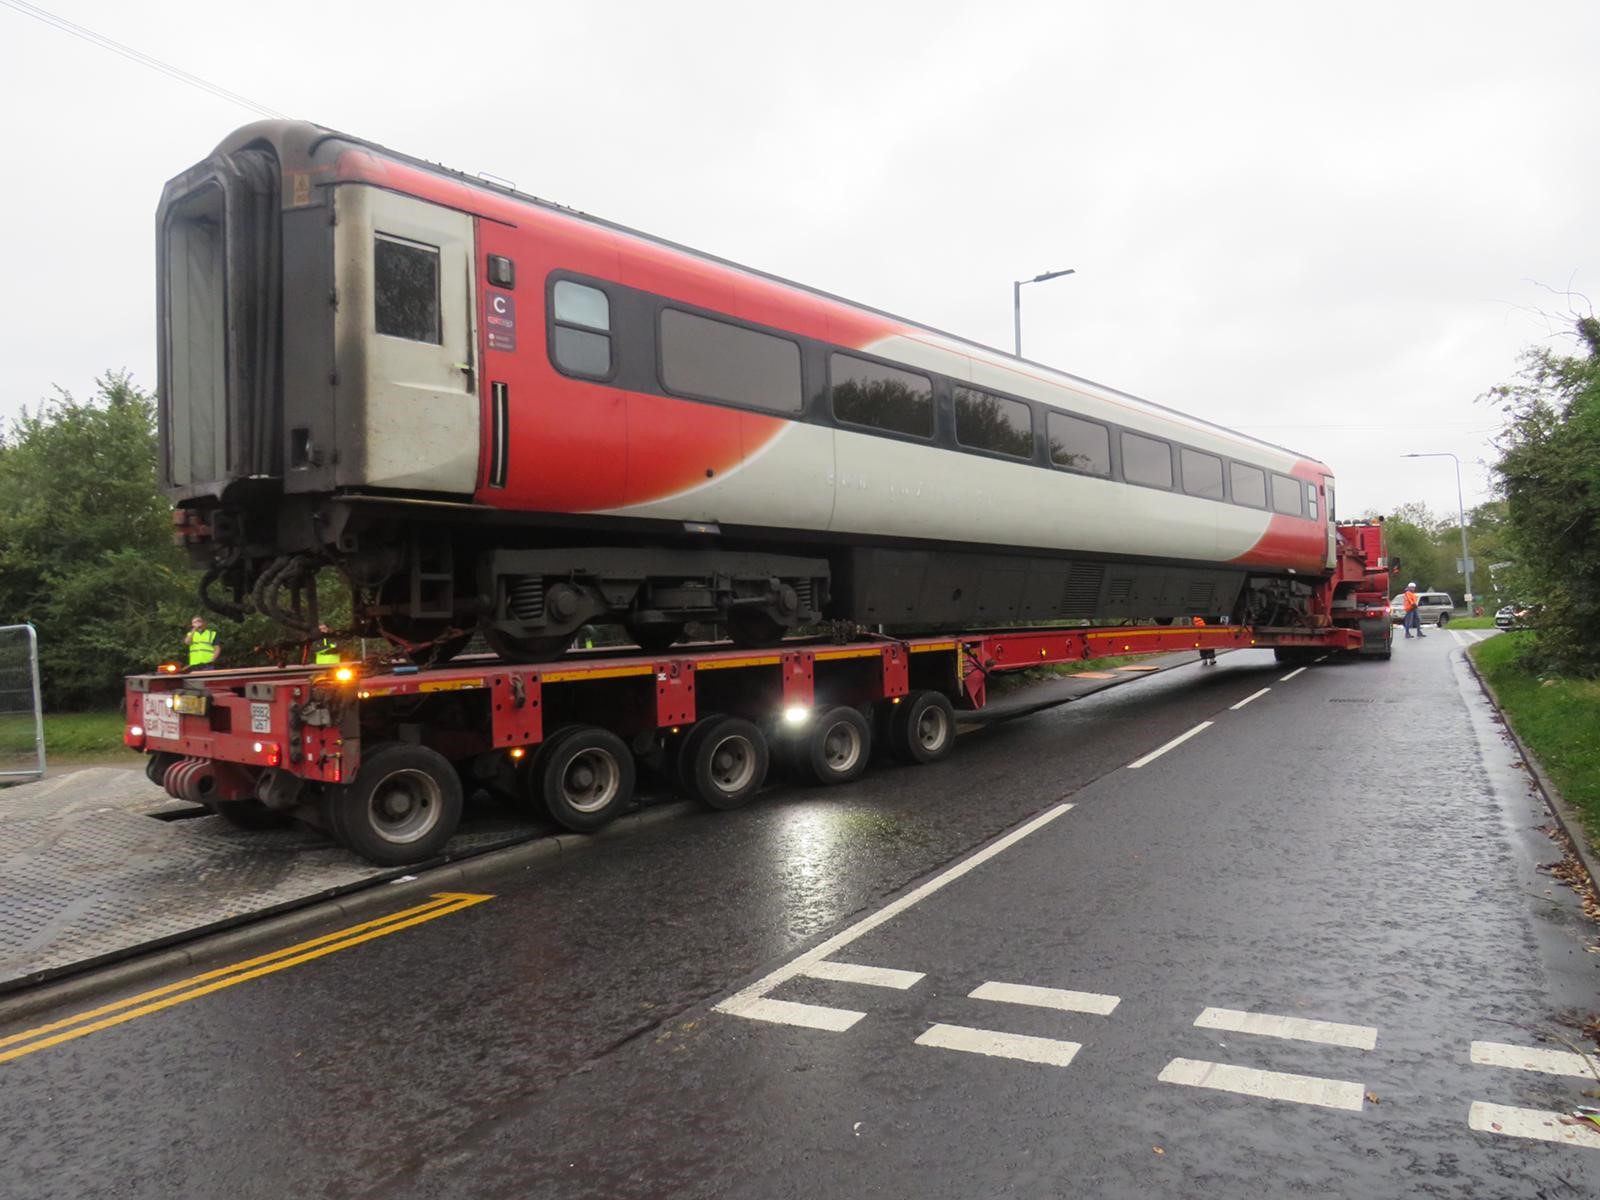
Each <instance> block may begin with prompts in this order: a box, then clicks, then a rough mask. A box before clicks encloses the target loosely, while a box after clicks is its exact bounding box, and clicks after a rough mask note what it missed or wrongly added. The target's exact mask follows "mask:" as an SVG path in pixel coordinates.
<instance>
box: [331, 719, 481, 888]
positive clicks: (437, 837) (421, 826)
mask: <svg viewBox="0 0 1600 1200" xmlns="http://www.w3.org/2000/svg"><path fill="white" fill-rule="evenodd" d="M324 811H325V813H326V814H327V817H328V827H329V828H330V829H331V830H333V833H334V836H335V837H336V838H338V839H339V841H341V842H343V843H344V844H345V845H346V846H348V847H349V848H350V849H351V850H353V851H355V852H356V853H357V854H359V855H361V857H362V858H365V859H367V860H368V861H369V862H374V863H377V864H378V865H379V866H381V867H398V866H403V865H405V864H406V863H414V862H421V861H422V860H423V859H425V858H432V857H433V856H434V855H435V854H437V853H438V852H439V851H440V850H442V849H443V848H444V844H445V843H446V842H448V841H449V840H450V837H451V835H452V834H454V833H455V831H456V826H457V825H458V824H460V822H461V780H460V778H459V777H458V776H457V775H456V770H455V768H454V767H452V766H451V765H450V761H449V760H448V759H447V758H445V756H444V755H442V754H440V753H439V752H438V751H437V750H430V749H428V747H426V746H414V745H410V744H408V743H399V742H391V743H389V744H388V745H386V746H379V747H378V748H377V749H376V750H372V751H369V752H367V753H366V754H363V755H362V758H361V769H360V770H359V771H357V772H356V777H355V778H354V779H353V780H351V781H350V784H349V786H347V787H344V788H338V789H329V796H328V801H327V804H326V807H325V809H324Z"/></svg>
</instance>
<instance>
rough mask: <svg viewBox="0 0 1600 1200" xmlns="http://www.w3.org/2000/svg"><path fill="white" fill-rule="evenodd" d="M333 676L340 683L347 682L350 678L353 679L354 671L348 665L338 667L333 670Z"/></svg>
mask: <svg viewBox="0 0 1600 1200" xmlns="http://www.w3.org/2000/svg"><path fill="white" fill-rule="evenodd" d="M333 677H334V678H335V679H337V680H338V681H339V682H340V683H349V682H350V681H351V680H352V679H354V678H355V677H356V673H355V672H354V671H353V670H351V669H350V668H349V667H340V668H339V669H338V670H337V671H335V672H334V673H333Z"/></svg>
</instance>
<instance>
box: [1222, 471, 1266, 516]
mask: <svg viewBox="0 0 1600 1200" xmlns="http://www.w3.org/2000/svg"><path fill="white" fill-rule="evenodd" d="M1228 474H1229V475H1230V476H1231V477H1232V480H1233V502H1234V503H1235V504H1248V505H1249V506H1250V507H1251V508H1265V507H1266V506H1267V473H1266V472H1265V471H1259V470H1257V469H1256V468H1255V467H1247V466H1245V465H1244V464H1243V463H1230V464H1229V467H1228Z"/></svg>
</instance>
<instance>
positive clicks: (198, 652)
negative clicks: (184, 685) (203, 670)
mask: <svg viewBox="0 0 1600 1200" xmlns="http://www.w3.org/2000/svg"><path fill="white" fill-rule="evenodd" d="M216 657H217V631H216V630H215V629H196V630H193V631H192V632H191V634H190V637H189V665H190V666H191V667H203V666H205V664H206V663H208V662H211V661H212V660H213V659H215V658H216Z"/></svg>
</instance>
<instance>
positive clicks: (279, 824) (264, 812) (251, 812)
mask: <svg viewBox="0 0 1600 1200" xmlns="http://www.w3.org/2000/svg"><path fill="white" fill-rule="evenodd" d="M211 807H212V808H213V809H214V810H215V811H216V814H217V816H219V817H221V818H222V819H223V820H224V821H226V822H227V823H228V824H229V825H232V826H233V827H234V828H235V829H243V830H246V831H248V832H250V833H263V832H265V831H267V830H269V829H287V828H289V826H290V825H292V824H294V818H293V817H291V816H290V815H289V814H288V813H284V812H278V811H277V810H275V809H271V808H268V807H267V806H266V805H265V804H263V803H261V801H259V800H219V801H217V802H216V803H214V804H212V805H211Z"/></svg>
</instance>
